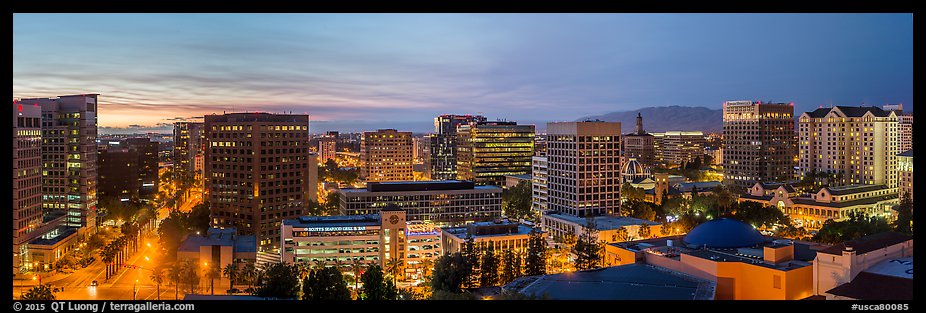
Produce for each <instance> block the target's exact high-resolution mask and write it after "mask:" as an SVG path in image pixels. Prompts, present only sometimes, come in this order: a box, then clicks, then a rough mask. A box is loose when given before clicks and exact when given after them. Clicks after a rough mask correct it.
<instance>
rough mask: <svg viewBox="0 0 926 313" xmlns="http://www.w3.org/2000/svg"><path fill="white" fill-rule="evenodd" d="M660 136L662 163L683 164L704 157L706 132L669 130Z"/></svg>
mask: <svg viewBox="0 0 926 313" xmlns="http://www.w3.org/2000/svg"><path fill="white" fill-rule="evenodd" d="M659 137H660V138H661V145H660V148H661V149H662V151H660V153H659V154H660V155H661V156H662V163H665V164H671V165H677V166H683V165H685V164H686V163H688V162H692V161H694V160H695V158H698V159H700V160H703V159H704V133H702V132H700V131H667V132H665V133H661V134H660V136H659ZM644 164H645V163H644Z"/></svg>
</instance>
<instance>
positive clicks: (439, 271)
mask: <svg viewBox="0 0 926 313" xmlns="http://www.w3.org/2000/svg"><path fill="white" fill-rule="evenodd" d="M471 273H472V267H471V265H470V264H469V262H468V260H467V258H466V256H464V255H463V253H460V252H457V253H454V254H450V255H443V256H441V257H439V258H437V261H436V262H434V271H433V273H432V274H431V275H432V276H431V290H433V291H434V292H438V291H445V292H451V293H459V292H460V291H461V290H462V287H463V284H464V283H465V282H466V280H467V279H468V278H469V276H470V274H471Z"/></svg>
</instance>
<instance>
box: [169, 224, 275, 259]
mask: <svg viewBox="0 0 926 313" xmlns="http://www.w3.org/2000/svg"><path fill="white" fill-rule="evenodd" d="M202 246H231V247H233V252H235V253H240V252H257V236H254V235H237V234H236V230H235V229H234V228H229V229H220V228H210V229H209V230H207V231H206V236H196V235H190V236H187V237H186V239H184V240H183V242H181V243H180V247H179V248H178V249H177V251H181V252H198V251H199V247H202Z"/></svg>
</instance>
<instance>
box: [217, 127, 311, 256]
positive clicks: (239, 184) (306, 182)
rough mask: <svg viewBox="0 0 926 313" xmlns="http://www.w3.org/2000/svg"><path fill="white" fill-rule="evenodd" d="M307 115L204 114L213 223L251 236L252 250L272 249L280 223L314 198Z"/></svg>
mask: <svg viewBox="0 0 926 313" xmlns="http://www.w3.org/2000/svg"><path fill="white" fill-rule="evenodd" d="M308 127H309V116H308V115H299V114H296V115H290V114H268V113H231V114H224V115H206V116H205V134H206V143H207V146H208V149H206V162H205V163H206V164H205V176H206V180H205V189H206V190H205V191H206V194H207V196H206V200H207V201H208V203H209V205H210V209H211V211H212V214H211V215H210V218H211V223H210V224H211V225H212V226H214V227H235V228H237V229H238V231H239V232H241V233H242V234H248V235H256V236H257V240H258V252H271V253H275V252H277V251H278V249H279V243H280V223H281V222H282V220H283V219H285V218H287V217H291V216H299V215H302V214H303V212H304V210H305V208H306V205H307V204H308V201H318V195H317V192H314V190H315V188H317V187H316V186H317V177H316V178H315V179H316V181H313V179H312V177H311V176H310V168H314V169H315V170H316V174H317V165H314V164H317V163H314V162H312V161H311V160H310V159H313V158H316V156H315V155H310V154H309V149H308V148H309V144H308V142H309V140H308Z"/></svg>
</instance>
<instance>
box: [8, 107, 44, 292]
mask: <svg viewBox="0 0 926 313" xmlns="http://www.w3.org/2000/svg"><path fill="white" fill-rule="evenodd" d="M12 211H13V236H12V238H13V263H12V264H13V273H14V274H19V273H21V272H22V271H23V270H25V269H26V268H28V267H29V266H24V264H31V260H30V258H29V253H28V247H27V243H28V242H29V241H30V240H32V239H35V238H36V237H37V236H39V235H41V232H39V228H40V227H41V226H42V108H41V107H39V106H38V105H33V104H29V103H23V102H20V101H14V102H13V210H12Z"/></svg>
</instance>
